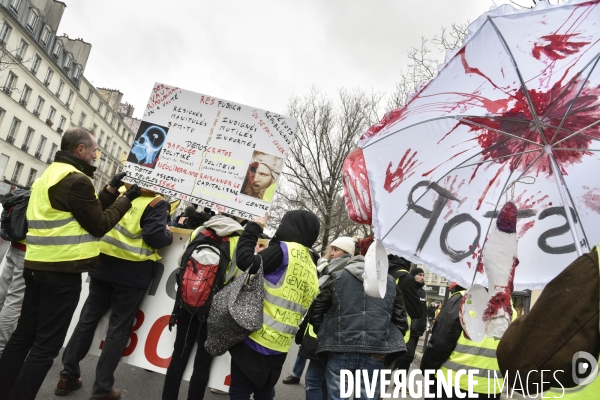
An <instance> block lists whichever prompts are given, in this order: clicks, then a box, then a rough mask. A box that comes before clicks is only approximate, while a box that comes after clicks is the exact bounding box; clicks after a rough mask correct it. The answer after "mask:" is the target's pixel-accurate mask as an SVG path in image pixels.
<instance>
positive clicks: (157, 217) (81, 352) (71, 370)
mask: <svg viewBox="0 0 600 400" xmlns="http://www.w3.org/2000/svg"><path fill="white" fill-rule="evenodd" d="M126 186H130V185H128V184H126ZM168 213H169V204H168V203H167V202H166V201H165V200H164V199H163V198H162V197H161V196H156V193H154V192H151V191H149V190H146V189H144V190H142V196H141V197H138V198H137V199H135V200H133V201H132V202H131V212H128V213H127V214H125V216H124V217H123V218H122V219H121V221H119V223H118V224H117V225H115V227H114V228H113V229H112V230H111V231H110V232H108V233H107V234H106V235H105V236H104V237H103V238H102V241H101V242H100V259H99V262H98V267H97V268H96V270H95V271H93V272H90V273H89V276H90V278H91V280H90V287H89V295H88V298H87V300H86V301H85V304H84V305H83V309H82V310H81V315H80V317H79V322H78V323H77V326H76V327H75V330H74V331H73V334H72V336H71V338H70V339H69V343H68V344H67V347H66V349H65V351H64V352H63V356H62V363H63V365H64V368H63V371H62V372H61V373H60V380H59V381H58V384H57V385H56V390H55V391H54V393H55V394H56V395H59V396H65V395H67V394H69V392H70V391H71V390H73V389H76V388H79V387H81V380H80V379H79V377H80V376H81V371H80V368H79V362H80V361H81V360H82V359H83V358H84V357H85V355H86V354H87V352H88V351H89V349H90V346H91V345H92V341H93V339H94V332H95V331H96V327H97V326H98V323H99V322H100V320H101V319H102V316H103V315H104V314H105V313H106V312H107V311H108V310H109V309H110V310H111V311H112V313H111V315H110V320H109V324H108V331H107V333H106V339H105V340H104V347H103V348H102V353H101V354H100V358H99V359H98V364H97V365H96V380H95V381H94V385H93V386H92V399H109V400H114V399H119V398H120V397H121V391H120V390H119V389H114V388H113V385H114V382H115V378H114V372H115V369H116V368H117V365H118V364H119V360H120V359H121V354H123V350H124V349H125V346H126V345H127V341H128V340H129V334H130V332H131V327H132V325H133V320H134V318H135V315H136V312H137V310H138V306H139V304H140V302H141V300H142V297H143V296H144V294H145V293H146V290H147V289H148V287H149V286H150V283H151V282H152V274H153V269H154V263H155V262H156V261H158V260H160V256H159V255H158V252H157V249H160V248H163V247H166V246H169V245H170V244H171V243H172V242H173V234H172V233H171V231H169V229H168V228H167V225H166V224H167V219H168Z"/></svg>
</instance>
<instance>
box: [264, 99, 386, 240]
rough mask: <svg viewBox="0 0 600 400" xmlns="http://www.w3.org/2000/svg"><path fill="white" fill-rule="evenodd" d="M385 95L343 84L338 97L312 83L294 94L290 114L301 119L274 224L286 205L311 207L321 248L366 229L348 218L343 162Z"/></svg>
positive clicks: (274, 210) (273, 214) (375, 117)
mask: <svg viewBox="0 0 600 400" xmlns="http://www.w3.org/2000/svg"><path fill="white" fill-rule="evenodd" d="M382 97H383V96H382V95H381V94H379V93H366V92H363V91H360V90H346V89H341V90H339V91H338V99H337V101H336V102H334V101H332V100H330V99H328V98H326V97H325V96H324V95H323V94H322V93H320V92H319V91H318V90H317V89H315V88H312V89H311V91H310V93H309V94H308V95H306V96H304V97H293V98H291V99H290V102H289V105H288V113H289V115H290V116H292V117H294V118H296V119H297V120H298V129H297V131H296V138H295V140H294V143H293V144H292V146H291V147H290V150H289V155H288V158H287V160H286V167H285V170H284V173H283V176H282V177H281V181H280V183H279V188H280V189H279V190H278V195H277V196H276V198H275V202H274V205H273V207H272V208H271V209H272V212H271V216H270V218H269V220H270V225H271V226H276V225H277V224H278V223H279V221H280V219H281V217H282V216H283V214H284V213H285V211H287V210H291V209H305V210H311V211H313V212H314V213H315V214H316V215H317V216H318V217H319V220H320V222H321V234H320V236H319V240H318V242H317V244H316V246H317V247H319V246H320V247H321V249H322V250H325V249H326V247H327V245H328V244H329V243H330V241H331V239H332V238H334V237H337V236H340V235H353V234H356V233H358V232H359V231H361V230H363V231H364V230H365V229H368V227H366V228H365V227H362V226H360V225H357V224H356V223H354V222H353V221H351V220H350V219H349V218H348V212H347V210H346V206H345V203H344V199H343V195H342V166H343V164H344V160H345V159H346V156H347V155H348V153H349V152H350V151H351V150H353V149H354V148H355V146H356V142H357V140H358V137H359V136H360V135H361V134H362V133H364V132H365V131H366V130H367V129H368V128H369V126H371V125H372V124H373V123H375V122H376V121H378V120H379V117H378V111H379V108H380V102H381V99H382Z"/></svg>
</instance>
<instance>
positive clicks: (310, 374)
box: [294, 236, 356, 400]
mask: <svg viewBox="0 0 600 400" xmlns="http://www.w3.org/2000/svg"><path fill="white" fill-rule="evenodd" d="M355 252H356V241H355V240H354V239H353V238H351V237H348V236H340V237H338V238H337V239H335V240H334V241H333V242H332V243H331V249H330V251H329V260H328V262H327V263H326V265H325V266H324V268H322V269H321V271H320V277H319V289H323V288H324V287H325V286H326V284H327V283H328V282H329V279H330V278H331V275H332V274H333V273H335V272H337V271H341V270H343V269H344V268H345V267H346V265H347V264H348V262H349V261H350V257H353V256H354V254H355ZM309 312H310V309H309ZM300 331H301V332H302V333H304V335H303V337H302V341H301V343H302V345H301V346H300V350H299V351H298V358H300V359H303V360H306V359H310V362H309V364H308V369H307V370H306V378H305V381H306V386H305V388H306V399H307V400H321V399H327V398H329V396H328V393H327V384H326V383H325V363H323V362H322V361H321V360H320V359H319V358H318V357H317V355H316V353H315V351H316V347H317V337H316V335H315V332H314V329H313V327H312V326H311V325H309V324H308V320H306V319H305V320H304V321H303V322H302V324H300ZM296 362H298V360H296ZM294 368H296V365H295V364H294Z"/></svg>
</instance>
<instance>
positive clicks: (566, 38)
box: [531, 33, 591, 61]
mask: <svg viewBox="0 0 600 400" xmlns="http://www.w3.org/2000/svg"><path fill="white" fill-rule="evenodd" d="M577 36H579V33H570V34H566V35H558V34H553V35H546V36H542V37H541V38H540V40H539V41H538V42H537V43H536V44H535V46H533V50H532V51H531V54H532V55H533V56H534V57H535V58H537V59H538V60H541V58H542V54H544V55H545V56H546V57H548V58H549V59H550V60H554V61H555V60H562V59H564V58H567V57H568V56H570V55H573V54H575V53H578V52H579V49H581V48H582V47H583V46H586V45H588V44H590V43H591V42H575V41H571V39H572V38H574V37H577Z"/></svg>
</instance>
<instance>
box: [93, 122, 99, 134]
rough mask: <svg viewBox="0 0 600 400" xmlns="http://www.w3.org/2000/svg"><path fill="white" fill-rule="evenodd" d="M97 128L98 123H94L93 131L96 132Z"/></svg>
mask: <svg viewBox="0 0 600 400" xmlns="http://www.w3.org/2000/svg"><path fill="white" fill-rule="evenodd" d="M96 129H98V125H97V124H93V125H92V132H94V133H96Z"/></svg>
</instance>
